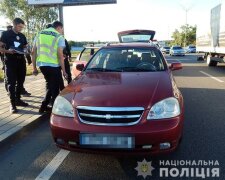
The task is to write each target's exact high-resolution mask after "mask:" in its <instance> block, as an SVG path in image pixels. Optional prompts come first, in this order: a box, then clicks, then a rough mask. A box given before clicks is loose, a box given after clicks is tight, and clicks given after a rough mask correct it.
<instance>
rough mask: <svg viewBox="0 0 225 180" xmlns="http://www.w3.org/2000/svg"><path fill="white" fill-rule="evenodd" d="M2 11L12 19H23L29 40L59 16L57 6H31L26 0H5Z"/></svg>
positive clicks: (0, 6) (0, 10)
mask: <svg viewBox="0 0 225 180" xmlns="http://www.w3.org/2000/svg"><path fill="white" fill-rule="evenodd" d="M0 12H1V13H2V14H3V15H4V16H5V17H7V18H8V19H10V20H11V21H12V20H13V19H14V18H16V17H20V18H21V19H23V20H24V21H25V23H26V27H25V35H26V36H27V38H28V39H29V40H31V39H32V38H33V37H34V35H35V34H36V33H37V32H38V31H40V30H41V29H44V27H45V26H46V25H47V24H48V23H52V22H53V21H55V20H57V18H58V14H57V8H55V7H36V6H30V5H28V4H27V2H26V0H10V1H9V0H3V1H2V2H1V3H0Z"/></svg>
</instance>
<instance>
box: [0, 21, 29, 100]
mask: <svg viewBox="0 0 225 180" xmlns="http://www.w3.org/2000/svg"><path fill="white" fill-rule="evenodd" d="M6 28H7V31H10V30H12V29H13V26H11V25H9V26H7V27H6ZM7 31H4V32H3V33H2V34H4V33H5V32H7ZM4 47H5V46H3V48H4ZM25 56H26V59H27V63H28V65H30V64H31V63H32V61H31V57H30V58H29V57H28V56H30V54H28V53H26V55H25ZM1 60H2V65H3V66H2V70H3V71H4V83H5V90H6V91H7V92H8V87H7V80H6V74H5V56H4V53H1ZM25 66H26V64H25ZM24 70H26V68H24ZM24 74H25V76H26V71H25V73H24ZM24 80H25V77H24ZM21 95H23V96H30V95H31V93H29V92H27V91H26V89H25V88H24V86H23V87H22V89H21Z"/></svg>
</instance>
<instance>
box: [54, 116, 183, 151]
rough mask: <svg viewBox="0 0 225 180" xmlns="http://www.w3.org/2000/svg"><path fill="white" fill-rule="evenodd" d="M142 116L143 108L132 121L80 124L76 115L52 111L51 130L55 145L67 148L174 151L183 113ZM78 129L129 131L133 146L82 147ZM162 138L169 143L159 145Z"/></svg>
mask: <svg viewBox="0 0 225 180" xmlns="http://www.w3.org/2000/svg"><path fill="white" fill-rule="evenodd" d="M146 117H147V112H145V113H144V114H143V116H142V119H141V121H140V122H139V123H138V124H136V125H132V126H113V127H112V126H96V125H88V124H84V123H81V122H80V121H79V120H78V118H77V117H75V118H74V119H73V118H66V117H61V116H56V115H52V116H51V131H52V135H53V139H54V141H55V143H56V145H57V146H58V147H60V148H63V149H67V150H71V151H78V152H90V153H95V152H96V153H99V152H100V153H107V154H127V153H129V154H158V153H167V152H172V151H174V150H175V149H176V147H177V146H178V144H179V140H180V138H181V136H182V130H183V115H180V116H178V117H175V118H172V119H166V120H151V121H148V120H146ZM80 133H93V134H129V135H132V136H133V137H134V141H135V146H134V148H131V149H112V148H111V149H110V148H107V149H105V148H102V149H99V148H86V147H85V148H84V147H83V146H81V145H80V143H79V142H80V139H79V137H80ZM165 142H166V143H170V147H169V148H167V149H160V143H165ZM150 146H151V148H150ZM146 147H148V148H146Z"/></svg>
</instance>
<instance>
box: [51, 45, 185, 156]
mask: <svg viewBox="0 0 225 180" xmlns="http://www.w3.org/2000/svg"><path fill="white" fill-rule="evenodd" d="M76 68H77V70H79V71H82V72H81V73H80V74H79V76H77V77H76V79H75V80H74V81H73V82H72V83H71V84H69V85H68V86H67V87H66V88H65V89H64V90H63V92H62V93H61V94H60V95H59V96H58V97H57V99H56V101H55V103H54V106H53V111H52V116H51V130H52V135H53V138H54V141H55V143H56V145H57V146H58V147H60V148H63V149H68V150H71V151H84V152H99V151H100V152H107V153H138V154H141V153H160V152H171V151H173V150H175V149H176V148H177V146H178V144H179V142H180V140H181V138H182V131H183V120H184V105H183V97H182V95H181V92H180V91H179V89H178V88H177V85H176V83H175V81H174V78H173V76H172V73H171V71H173V70H178V69H181V68H182V65H181V64H180V63H172V64H171V65H170V66H169V65H168V64H167V62H166V60H165V58H164V56H163V55H162V53H161V51H160V50H159V49H158V48H157V47H156V46H155V45H154V44H151V43H120V44H114V45H108V46H105V47H102V48H101V49H100V50H99V51H98V52H97V53H96V54H95V55H94V56H93V57H92V58H91V59H90V61H89V62H88V63H87V65H86V66H85V67H84V65H83V64H78V65H77V67H76Z"/></svg>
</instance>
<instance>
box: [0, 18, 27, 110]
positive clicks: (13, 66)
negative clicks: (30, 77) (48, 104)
mask: <svg viewBox="0 0 225 180" xmlns="http://www.w3.org/2000/svg"><path fill="white" fill-rule="evenodd" d="M23 28H24V21H23V20H22V19H20V18H15V19H14V20H13V29H12V30H9V31H6V32H5V33H3V34H2V36H1V40H0V41H1V42H3V43H4V44H5V50H3V52H4V53H5V74H6V80H7V88H8V91H9V97H10V103H11V105H10V112H11V113H16V112H17V108H16V106H28V103H25V102H24V101H22V100H21V99H20V95H21V89H22V87H23V82H24V80H25V76H26V74H24V73H26V69H24V68H26V66H25V65H24V64H26V61H25V58H24V54H23V49H24V48H25V47H26V45H27V39H26V37H25V36H24V34H22V33H21V31H22V29H23ZM16 84H17V86H16Z"/></svg>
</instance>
